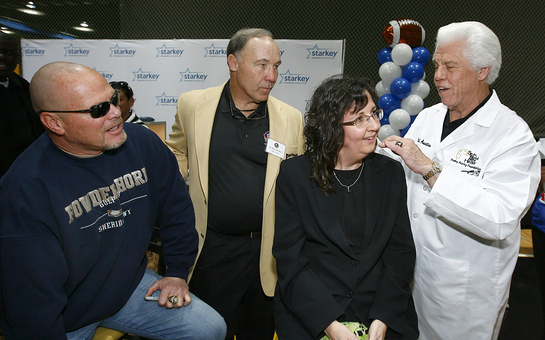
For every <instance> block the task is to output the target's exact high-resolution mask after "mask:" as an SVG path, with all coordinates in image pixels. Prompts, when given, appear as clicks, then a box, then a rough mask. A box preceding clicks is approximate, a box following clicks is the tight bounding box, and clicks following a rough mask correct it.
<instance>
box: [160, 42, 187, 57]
mask: <svg viewBox="0 0 545 340" xmlns="http://www.w3.org/2000/svg"><path fill="white" fill-rule="evenodd" d="M156 49H157V55H156V57H157V58H165V57H166V58H169V57H181V56H182V54H183V53H184V50H182V49H179V48H175V47H167V45H166V44H163V46H161V47H156Z"/></svg>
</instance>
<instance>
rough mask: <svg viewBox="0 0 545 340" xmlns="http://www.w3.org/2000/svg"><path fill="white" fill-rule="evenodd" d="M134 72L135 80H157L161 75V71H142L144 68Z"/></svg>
mask: <svg viewBox="0 0 545 340" xmlns="http://www.w3.org/2000/svg"><path fill="white" fill-rule="evenodd" d="M132 74H134V78H133V79H132V80H133V81H157V79H159V76H160V74H159V73H153V72H146V71H142V68H139V69H138V71H136V72H133V73H132Z"/></svg>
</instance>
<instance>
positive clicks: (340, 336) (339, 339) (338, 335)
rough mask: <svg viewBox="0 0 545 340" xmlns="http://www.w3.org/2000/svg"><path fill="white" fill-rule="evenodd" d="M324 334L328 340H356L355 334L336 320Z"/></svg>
mask: <svg viewBox="0 0 545 340" xmlns="http://www.w3.org/2000/svg"><path fill="white" fill-rule="evenodd" d="M324 332H325V334H326V335H327V337H328V338H329V340H358V337H357V336H356V334H354V333H352V331H351V330H349V329H348V328H347V327H346V326H345V325H343V324H342V323H340V322H338V321H337V320H335V321H333V322H332V323H331V324H330V325H329V326H327V328H326V329H325V330H324Z"/></svg>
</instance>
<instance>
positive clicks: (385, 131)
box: [378, 124, 401, 140]
mask: <svg viewBox="0 0 545 340" xmlns="http://www.w3.org/2000/svg"><path fill="white" fill-rule="evenodd" d="M391 135H397V136H400V135H401V133H400V132H399V130H395V129H394V128H392V126H391V125H390V124H385V125H382V126H381V127H380V130H378V139H380V140H385V139H386V137H389V136H391Z"/></svg>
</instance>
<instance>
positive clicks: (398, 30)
mask: <svg viewBox="0 0 545 340" xmlns="http://www.w3.org/2000/svg"><path fill="white" fill-rule="evenodd" d="M382 37H383V38H384V41H386V43H387V44H388V45H390V47H394V46H395V45H397V44H399V43H405V44H407V45H409V46H411V47H412V48H415V47H418V46H420V45H422V44H423V43H424V40H425V39H426V31H425V30H424V27H422V25H420V23H418V22H417V21H416V20H413V19H406V18H398V19H396V20H392V21H390V23H389V24H388V25H386V27H384V29H383V30H382Z"/></svg>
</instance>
